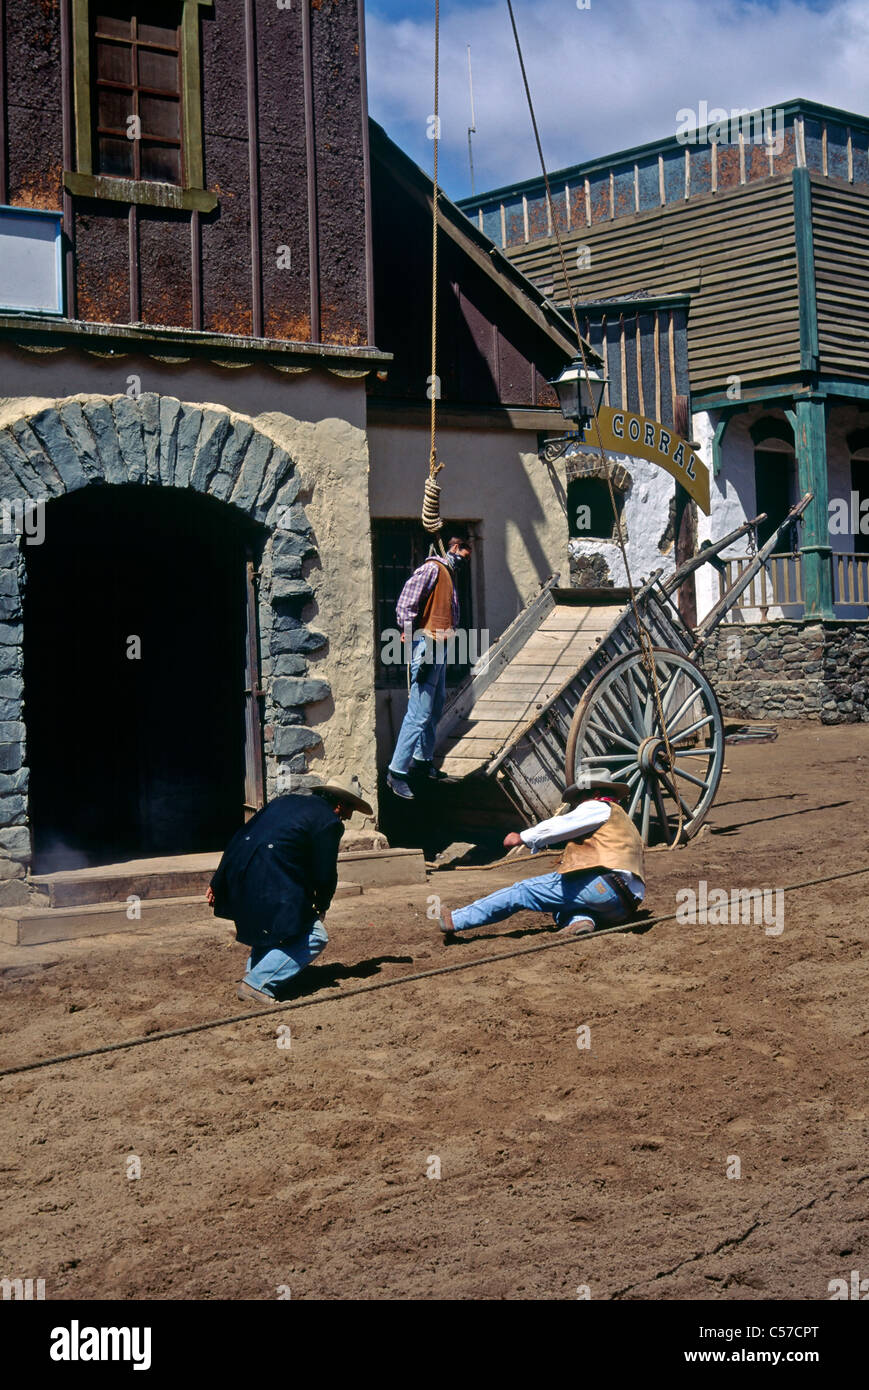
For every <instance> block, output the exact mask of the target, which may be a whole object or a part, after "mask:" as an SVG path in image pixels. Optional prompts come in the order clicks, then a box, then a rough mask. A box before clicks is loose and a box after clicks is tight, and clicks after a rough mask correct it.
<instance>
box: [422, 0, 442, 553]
mask: <svg viewBox="0 0 869 1390" xmlns="http://www.w3.org/2000/svg"><path fill="white" fill-rule="evenodd" d="M439 48H440V0H435V53H434V131H433V137H434V173H433V176H432V202H431V211H432V219H431V376H430V377H429V393H430V396H431V451H430V453H429V461H428V477H427V478H426V481H425V493H424V496H423V504H422V524H423V526H424V528H425V529H426V531H428V532H429V534H430V535H433V536H434V537H435V540H436V541H437V544H438V548H439V550H440V552H441V555H444V556H445V555H446V551H445V550H444V543H443V539H442V537H441V534H440V532H441V528H442V526H443V522H442V521H441V508H440V496H441V490H440V486H439V485H438V482H437V475H438V473H440V471H441V469H442V468H443V464H442V463H438V461H437V457H438V450H437V398H438V394H439V391H438V378H437V369H438V137H439V136H440V129H439V121H440V117H439V115H438V109H439V107H438V69H439V61H440V54H439ZM433 548H434V547H432V549H433Z"/></svg>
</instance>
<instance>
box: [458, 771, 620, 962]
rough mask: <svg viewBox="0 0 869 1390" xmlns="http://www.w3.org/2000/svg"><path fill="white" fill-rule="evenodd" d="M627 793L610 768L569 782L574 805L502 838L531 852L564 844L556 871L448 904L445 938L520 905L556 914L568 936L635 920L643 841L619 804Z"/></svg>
mask: <svg viewBox="0 0 869 1390" xmlns="http://www.w3.org/2000/svg"><path fill="white" fill-rule="evenodd" d="M629 796H630V788H629V787H627V786H626V785H625V783H624V782H614V781H612V780H611V778H610V776H609V774H608V773H607V772H606V770H605V769H601V774H600V776H597V777H591V778H589V779H588V782H587V784H584V785H583V786H578V785H576V784H574V785H573V786H570V787H568V788H567V789H566V791H565V793H564V799H565V801H566V802H567V803H568V805H569V806H570V807H571V809H570V810H569V811H567V812H566V813H565V814H564V815H563V816H553V817H552V819H551V820H546V821H542V822H541V824H540V825H534V826H532V827H531V828H530V829H529V830H521V831H518V832H517V831H512V832H511V833H510V834H509V835H508V836H507V837H506V839H505V840H504V846H505V848H507V849H513V848H515V847H516V846H517V845H519V844H525V845H527V846H528V848H529V849H530V850H531V852H532V854H536V853H538V852H539V851H540V850H542V849H545V848H546V847H547V846H548V845H557V844H564V846H565V848H564V853H563V854H562V856H561V858H560V860H559V861H558V864H557V865H556V866H555V869H554V870H553V872H552V873H549V874H542V875H541V876H540V877H539V878H526V879H523V880H520V882H518V883H513V884H511V886H510V887H509V888H500V889H498V891H497V892H495V893H490V894H489V896H488V897H487V898H478V899H477V901H476V902H473V903H470V904H469V906H468V907H458V908H455V909H454V910H453V911H452V912H451V911H450V910H449V908H444V909H443V913H442V915H441V916H440V917H439V918H438V919H437V921H438V926H439V928H440V930H441V931H442V932H443V934H444V938H445V939H446V938H448V937H449V936H450V935H451V934H452V933H453V932H462V931H468V930H469V928H471V927H485V926H488V925H489V924H490V923H491V922H503V921H504V919H505V918H506V917H512V915H513V913H514V912H522V911H531V912H548V913H551V914H552V916H553V918H554V920H555V925H556V926H557V927H560V928H561V932H560V934H561V935H563V936H578V935H580V934H581V933H583V932H589V931H594V929H595V927H614V926H618V925H620V924H621V923H623V922H627V921H629V919H630V918H631V917H632V916H633V915H634V913H635V912H636V910H637V908H638V907H639V905H640V903H641V902H642V901H643V898H644V897H645V893H646V885H645V881H644V877H643V841H642V839H641V838H640V835H639V834H638V832H637V830H636V828H635V826H634V824H633V822H632V821H631V820H630V819H629V818H628V816H626V815H625V812H624V811H623V810H622V807H621V805H620V804H618V803H620V802H623V801H625V800H626V799H627V798H628V797H629Z"/></svg>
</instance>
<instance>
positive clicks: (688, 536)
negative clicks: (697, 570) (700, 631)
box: [675, 483, 697, 632]
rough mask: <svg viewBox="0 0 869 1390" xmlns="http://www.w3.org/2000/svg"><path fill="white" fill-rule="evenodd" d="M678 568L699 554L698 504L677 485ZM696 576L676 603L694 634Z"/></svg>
mask: <svg viewBox="0 0 869 1390" xmlns="http://www.w3.org/2000/svg"><path fill="white" fill-rule="evenodd" d="M675 544H676V568H677V569H678V568H679V566H680V565H684V563H685V561H686V560H690V559H692V558H693V556H694V555H696V554H697V503H696V502H695V501H694V500H693V498H691V497H689V495H688V493H687V492H686V491H685V489H684V488H683V487H682V485H681V483H677V484H676V520H675ZM694 579H695V576H694V574H689V575H688V578H687V579H686V580H684V582H683V583H682V584H681V586H680V588H679V593H678V596H677V599H676V603H677V605H678V608H679V616H680V617H681V619H682V621H683V623H684V624H685V626H686V627H687V628H689V629H690V630H691V631H692V632H693V630H694V628H695V627H696V626H697V587H696V585H695V583H694Z"/></svg>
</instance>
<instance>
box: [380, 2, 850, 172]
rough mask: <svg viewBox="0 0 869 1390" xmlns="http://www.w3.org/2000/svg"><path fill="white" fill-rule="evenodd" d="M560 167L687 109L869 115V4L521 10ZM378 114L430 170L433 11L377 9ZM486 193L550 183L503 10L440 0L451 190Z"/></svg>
mask: <svg viewBox="0 0 869 1390" xmlns="http://www.w3.org/2000/svg"><path fill="white" fill-rule="evenodd" d="M513 8H514V11H515V14H516V22H517V25H518V27H519V34H520V38H521V40H522V46H523V50H524V54H525V64H526V67H527V69H528V75H529V80H530V83H531V88H532V94H533V97H534V102H535V107H536V110H537V119H538V122H539V124H540V127H541V136H542V140H543V148H544V153H545V155H546V160H547V164H548V166H549V168H550V169H557V168H559V167H564V166H565V165H569V164H575V163H578V162H579V161H580V160H583V159H591V158H594V157H595V156H602V155H606V154H610V153H612V152H613V151H615V150H619V149H624V148H626V147H628V146H630V145H639V144H643V143H644V142H645V141H647V140H655V139H658V138H662V137H664V136H667V135H672V134H674V133H675V130H676V126H677V114H676V113H677V112H678V111H680V110H693V111H696V110H697V109H698V107H699V103H700V102H701V101H706V103H707V105H708V107H709V108H710V109H711V108H712V107H716V106H717V107H724V108H725V109H726V110H728V111H729V110H732V109H734V108H744V107H749V108H752V109H753V108H755V107H763V106H767V107H775V105H776V104H777V103H780V102H783V101H787V100H789V99H791V98H793V97H798V96H800V97H807V98H809V99H810V100H813V101H819V102H825V103H827V104H829V105H831V106H841V107H844V108H845V109H846V110H851V111H857V112H862V113H865V114H869V76H867V74H869V0H778V3H769V2H768V0H591V4H590V7H589V8H588V9H584V10H579V9H577V6H576V0H513ZM366 36H367V50H368V86H369V104H370V109H371V114H372V116H373V117H374V119H375V120H377V121H379V122H380V124H381V125H383V126H384V127H385V128H386V130H387V132H388V133H389V135H391V136H392V138H393V139H394V140H396V141H397V143H398V144H399V145H401V146H402V148H403V149H405V150H406V151H407V153H408V154H409V155H411V157H412V158H413V159H415V160H416V161H417V163H418V164H420V165H421V166H422V167H423V168H425V169H427V170H430V169H431V158H432V145H431V141H430V140H429V139H427V138H426V123H427V119H428V116H429V115H430V113H431V110H432V104H433V103H432V92H433V82H434V0H430V2H429V0H366ZM469 43H470V45H471V62H472V68H473V78H474V104H475V110H476V127H477V130H476V134H475V135H474V137H473V149H474V167H475V174H476V179H475V182H476V191H477V192H482V191H484V190H485V189H487V188H493V187H496V186H499V185H501V184H505V183H513V182H516V181H518V180H520V179H524V178H530V177H532V176H534V175H535V174H537V173H538V172H539V164H538V162H537V154H536V150H535V147H534V143H533V137H532V134H531V125H530V120H529V117H528V110H527V106H526V104H525V95H524V91H523V89H522V84H521V79H520V74H519V65H518V61H517V58H516V52H515V48H514V46H513V36H512V31H511V29H510V20H509V16H508V13H507V5H506V0H442V4H441V64H440V69H441V103H440V109H441V131H442V144H441V151H440V161H441V182H442V184H443V186H444V188H445V189H446V191H447V193H449V194H450V196H451V197H453V198H461V197H465V196H467V195H468V194H469V193H470V191H471V189H470V175H469V166H468V136H467V128H468V125H469V122H470V102H469V95H468V65H467V45H468V44H469Z"/></svg>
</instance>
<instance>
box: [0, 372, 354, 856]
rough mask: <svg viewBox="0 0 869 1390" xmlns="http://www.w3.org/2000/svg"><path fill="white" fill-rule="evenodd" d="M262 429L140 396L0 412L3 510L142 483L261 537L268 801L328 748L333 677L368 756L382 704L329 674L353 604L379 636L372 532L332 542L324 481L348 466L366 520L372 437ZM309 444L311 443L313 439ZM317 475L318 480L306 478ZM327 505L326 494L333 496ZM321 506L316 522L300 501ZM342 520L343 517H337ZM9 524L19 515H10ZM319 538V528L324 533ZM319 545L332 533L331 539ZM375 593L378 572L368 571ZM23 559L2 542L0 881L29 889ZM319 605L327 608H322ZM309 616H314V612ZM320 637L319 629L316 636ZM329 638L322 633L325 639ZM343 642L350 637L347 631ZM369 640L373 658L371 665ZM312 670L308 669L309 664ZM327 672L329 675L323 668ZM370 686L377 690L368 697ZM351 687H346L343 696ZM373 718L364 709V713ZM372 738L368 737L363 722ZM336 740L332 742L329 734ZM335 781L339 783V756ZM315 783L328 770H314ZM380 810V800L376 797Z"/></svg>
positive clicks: (350, 497) (20, 405) (231, 416)
mask: <svg viewBox="0 0 869 1390" xmlns="http://www.w3.org/2000/svg"><path fill="white" fill-rule="evenodd" d="M265 424H266V425H267V426H269V427H270V428H269V429H266V428H265V427H263V426H258V425H257V424H256V423H255V422H254V421H252V420H250V419H248V418H246V417H244V416H241V415H238V414H235V413H234V412H231V411H229V410H227V409H226V408H225V407H223V406H221V405H208V404H203V405H193V404H190V403H187V402H184V401H181V400H178V399H176V398H173V397H170V396H159V395H157V394H156V393H154V392H146V393H143V394H142V395H141V396H139V397H128V396H126V395H115V396H111V397H104V396H94V395H80V396H75V397H71V398H68V399H65V400H56V401H54V400H42V401H34V400H19V401H15V400H8V399H7V400H5V401H3V402H2V404H0V494H2V496H3V498H5V505H6V507H7V510H10V508H11V507H12V505H13V504H14V503H15V502H16V501H18V502H19V503H20V504H21V505H23V504H24V503H25V502H30V503H35V502H36V501H40V503H42V502H46V503H47V504H48V506H49V507H50V505H51V501H52V499H53V498H57V497H61V496H63V495H64V494H66V493H70V492H73V491H77V490H78V489H80V488H84V487H87V486H91V485H94V484H97V485H106V484H108V485H112V484H124V483H137V484H139V485H141V486H151V487H165V488H184V489H187V490H192V491H195V492H200V493H202V494H204V495H208V496H210V497H212V498H215V499H217V500H219V501H221V502H223V503H225V504H226V505H228V506H230V507H233V508H236V509H237V510H238V511H239V512H240V513H243V514H244V515H245V516H246V517H248V518H249V519H250V520H251V521H253V522H255V523H257V524H258V527H259V531H260V535H261V538H262V542H263V552H262V559H261V564H260V588H259V629H260V639H261V646H262V655H263V667H264V669H263V688H264V691H265V721H266V741H265V762H266V774H267V782H268V790H269V793H270V794H271V795H274V794H275V792H276V791H281V790H285V789H286V788H287V786H288V784H291V783H292V780H293V778H295V779H297V782H303V783H304V782H307V781H312V780H319V777H317V778H316V779H315V778H313V777H312V776H311V775H310V774H309V757H310V755H311V754H312V753H313V754H314V756H315V757H316V756H318V757H319V758H321V759H323V754H324V749H323V742H324V741H323V737H322V735H321V733H319V732H317V731H316V730H315V729H314V728H312V727H311V726H310V723H309V721H308V711H309V709H310V708H311V707H313V708H314V710H315V711H316V712H317V713H318V714H319V715H320V717H319V718H316V717H315V720H312V721H311V722H319V723H323V722H325V720H326V719H328V716H329V715H330V714H331V712H332V709H333V701H334V698H335V694H336V692H335V691H334V690H333V679H334V677H335V676H337V677H338V682H337V683H338V685H340V687H341V689H340V692H339V693H340V696H342V697H343V698H344V699H345V700H346V701H347V702H348V704H349V707H350V708H349V712H348V714H347V716H346V719H345V722H346V723H351V722H353V721H355V723H356V724H357V725H358V728H359V737H360V738H365V737H366V734H367V744H368V745H370V744H371V742H372V740H371V731H372V729H373V691H370V690H368V691H366V695H365V699H366V700H367V705H366V704H365V701H363V702H362V703H360V699H359V697H358V695H357V693H356V683H357V680H358V672H357V671H356V670H353V671H352V672H351V673H350V677H349V679H344V676H343V672H342V669H341V665H340V654H339V660H338V662H337V663H336V661H335V660H332V661H329V660H328V659H327V660H326V661H322V657H323V654H324V652H326V651H327V650H328V646H329V642H330V639H331V637H332V636H334V635H336V629H335V628H333V618H335V616H336V612H338V611H340V609H341V606H342V605H341V602H340V601H339V600H340V599H341V598H343V600H344V606H345V607H346V606H347V599H348V598H349V595H350V594H351V593H354V594H355V595H356V603H355V612H356V615H357V619H358V622H359V624H360V630H364V631H368V630H369V629H370V626H371V599H370V593H363V592H362V591H361V586H360V585H359V582H358V553H357V552H360V553H364V554H365V558H366V560H367V559H368V556H367V550H366V549H364V547H365V544H366V542H364V541H363V540H360V539H359V538H358V536H357V535H356V532H357V531H359V530H361V532H362V534H363V535H364V536H365V537H366V538H367V516H365V522H366V525H365V526H363V527H362V528H358V527H357V528H356V529H355V530H353V529H352V528H351V527H350V525H349V524H345V525H344V527H343V530H342V535H341V537H340V538H339V542H335V541H333V540H332V538H331V537H330V536H328V534H327V532H328V527H327V526H326V524H325V521H324V517H325V515H326V513H327V511H328V506H329V501H328V499H329V498H330V497H331V498H332V499H333V502H332V505H334V506H336V507H337V505H338V504H337V502H336V501H335V500H334V491H335V487H336V479H335V477H333V476H331V475H329V476H327V477H325V478H321V477H319V476H318V469H319V472H320V473H322V472H323V469H324V468H325V462H326V460H327V459H330V458H331V452H334V453H335V460H333V461H332V466H333V472H334V471H335V470H337V468H338V461H340V462H342V463H347V461H348V459H349V461H350V462H349V464H348V470H351V471H349V474H348V476H347V477H344V478H343V489H344V494H343V496H342V500H341V506H342V507H343V508H345V509H349V510H350V511H351V512H352V515H353V517H354V520H355V519H356V518H358V515H359V513H360V510H361V511H362V513H363V516H364V515H365V505H366V501H367V496H366V492H367V476H366V470H367V455H366V451H365V448H364V435H363V434H362V432H361V431H359V430H356V429H354V427H352V426H350V425H348V424H346V422H320V423H318V424H307V425H302V424H301V423H300V422H298V421H294V420H290V419H289V418H287V417H283V418H282V419H279V418H278V417H276V416H274V415H272V416H269V417H267V420H266V421H265ZM306 432H307V433H306ZM308 436H311V439H313V438H316V440H317V443H318V448H317V450H316V451H314V450H313V449H309V452H310V454H311V458H310V459H309V460H308V461H307V462H308V467H307V468H306V469H305V471H304V472H303V471H302V470H300V469H299V467H298V459H299V453H300V451H301V452H304V446H305V445H310V444H311V439H309V438H308ZM282 441H285V442H286V445H287V446H288V447H287V448H285V447H282ZM311 470H313V475H312V473H311ZM323 493H325V494H327V495H326V496H325V497H324V496H323V495H322V494H323ZM314 495H316V496H317V502H316V504H315V505H314V506H312V513H313V515H311V516H309V515H308V513H307V511H306V507H305V501H304V500H303V498H304V499H308V498H313V496H314ZM341 514H342V515H343V513H341ZM10 515H11V511H10ZM315 527H316V529H315ZM319 533H323V535H322V539H321V535H320V534H319ZM348 536H350V537H354V536H356V539H355V541H353V544H355V546H356V550H355V551H354V550H352V547H351V551H350V553H351V556H352V558H355V559H356V560H357V567H356V570H355V571H353V569H352V567H351V566H349V565H348V567H347V575H346V587H345V594H344V595H338V597H337V599H336V595H335V594H334V593H333V592H332V591H331V590H326V591H322V592H321V589H322V586H321V582H320V579H319V577H317V576H318V574H319V573H321V572H318V571H317V569H316V567H317V565H318V564H320V565H322V564H323V561H324V558H325V560H326V563H327V565H330V564H334V563H336V562H338V561H339V560H340V558H341V547H340V542H341V541H343V543H344V544H345V546H346V545H348V544H349V542H348ZM365 573H366V579H367V581H368V589H369V590H370V560H369V561H368V568H367V569H366V571H365ZM23 579H24V573H23V555H22V552H21V550H20V548H19V545H18V542H17V538H15V537H14V536H12V535H10V536H8V537H6V536H4V539H3V541H2V543H0V881H2V880H4V879H16V878H20V877H21V875H22V874H23V873H24V871H25V869H26V868H27V866H28V865H29V863H30V857H31V850H30V830H29V825H28V820H27V800H26V797H27V767H26V763H27V750H26V731H25V722H24V719H23V717H22V715H23V713H24V711H23V710H22V699H23V693H24V692H23V689H22V675H21V670H22V642H23V627H22V607H21V590H22V583H23ZM318 593H319V594H320V598H321V602H320V603H318V602H317V597H318ZM312 610H316V611H313V612H312ZM312 624H315V625H312ZM321 628H325V629H326V631H325V632H323V631H321V630H320V629H321ZM337 635H338V636H341V637H344V636H346V635H347V634H346V633H345V631H344V629H343V628H340V627H339V628H338V629H337ZM372 655H373V653H372V649H371V639H370V636H369V640H368V643H367V645H366V646H365V648H364V657H363V656H360V657H359V661H360V662H361V661H363V660H365V659H367V661H368V663H369V669H370V664H371V661H372ZM311 663H313V665H312V664H311ZM318 663H321V664H318ZM370 684H371V682H370V677H369V681H368V686H369V687H370ZM348 687H349V688H348ZM363 706H364V707H363ZM366 714H367V716H368V721H369V722H368V728H367V730H366V729H365V724H364V721H365V716H366ZM330 732H331V731H330ZM325 761H328V762H329V767H328V772H329V773H330V774H331V775H334V774H335V773H336V772H337V773H343V772H344V771H345V764H344V761H343V759H342V758H341V757H340V755H335V754H333V755H332V757H331V759H325ZM369 763H370V765H369V766H364V767H363V769H362V777H363V785H364V786H366V790H367V791H370V792H373V791H374V786H373V782H374V776H373V758H371V757H370V758H369ZM318 771H319V769H318ZM372 799H373V798H372Z"/></svg>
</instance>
